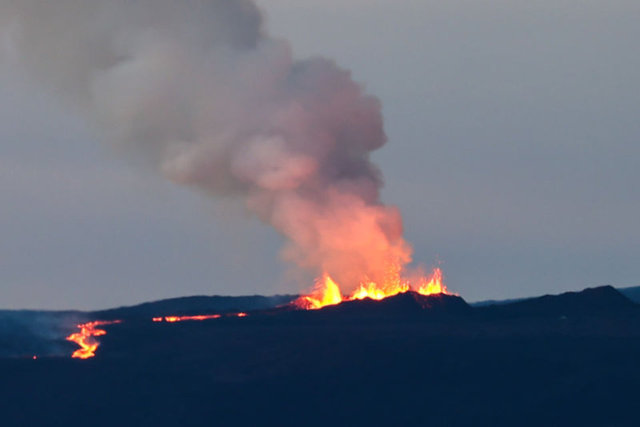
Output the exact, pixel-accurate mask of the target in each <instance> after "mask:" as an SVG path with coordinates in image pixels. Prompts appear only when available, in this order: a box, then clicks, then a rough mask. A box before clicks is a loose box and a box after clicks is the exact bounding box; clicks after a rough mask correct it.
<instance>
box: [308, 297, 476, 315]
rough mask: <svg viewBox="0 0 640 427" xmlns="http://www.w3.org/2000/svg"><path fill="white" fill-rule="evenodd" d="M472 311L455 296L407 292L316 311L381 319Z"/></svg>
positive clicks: (331, 306) (458, 313) (343, 303)
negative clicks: (379, 317)
mask: <svg viewBox="0 0 640 427" xmlns="http://www.w3.org/2000/svg"><path fill="white" fill-rule="evenodd" d="M472 311H473V309H472V308H471V306H470V305H469V304H467V302H466V301H465V300H464V299H462V298H461V297H459V296H457V295H450V294H444V293H440V294H432V295H422V294H419V293H418V292H414V291H407V292H403V293H399V294H396V295H393V296H390V297H387V298H384V299H381V300H374V299H370V298H365V299H362V300H352V301H344V302H342V303H340V304H336V305H330V306H327V307H324V308H323V309H321V310H319V312H320V313H322V314H323V315H325V316H335V315H342V316H345V315H347V316H381V317H397V318H402V317H416V316H417V317H430V318H434V317H442V318H445V317H459V316H468V315H470V314H471V313H472Z"/></svg>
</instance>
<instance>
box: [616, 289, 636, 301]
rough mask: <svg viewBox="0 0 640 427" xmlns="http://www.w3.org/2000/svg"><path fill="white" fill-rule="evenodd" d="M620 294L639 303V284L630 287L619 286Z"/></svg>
mask: <svg viewBox="0 0 640 427" xmlns="http://www.w3.org/2000/svg"><path fill="white" fill-rule="evenodd" d="M618 290H619V291H620V293H621V294H623V295H624V296H626V297H627V298H629V299H630V300H631V301H633V302H635V303H636V304H640V286H634V287H631V288H619V289H618Z"/></svg>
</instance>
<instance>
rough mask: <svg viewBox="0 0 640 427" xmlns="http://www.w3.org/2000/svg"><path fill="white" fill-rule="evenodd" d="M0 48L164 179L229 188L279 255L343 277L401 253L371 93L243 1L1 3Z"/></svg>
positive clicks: (371, 272) (369, 271) (354, 278)
mask: <svg viewBox="0 0 640 427" xmlns="http://www.w3.org/2000/svg"><path fill="white" fill-rule="evenodd" d="M0 25H1V27H0V31H1V34H2V37H3V40H2V42H3V43H2V44H3V46H4V47H5V50H6V51H7V52H9V53H11V54H12V55H15V57H17V58H18V59H19V61H20V62H21V64H23V65H24V67H25V68H26V69H27V70H28V71H29V72H30V74H32V75H33V76H34V77H36V78H38V79H39V80H40V81H42V82H43V83H45V84H46V85H47V86H48V87H49V88H50V89H51V90H53V91H54V92H55V93H56V94H59V95H60V96H61V97H62V98H63V99H64V100H65V102H67V103H68V104H70V105H72V106H73V107H74V108H76V109H77V110H78V111H79V112H80V113H82V114H85V115H86V117H87V119H88V120H89V121H90V122H91V123H92V124H94V125H96V126H98V128H99V129H100V130H101V132H103V134H104V136H105V139H107V140H110V141H112V142H115V143H118V144H126V145H131V146H133V147H135V149H136V151H140V152H143V153H145V155H147V156H148V157H149V158H150V159H152V160H153V161H154V163H155V164H157V167H158V169H159V170H160V171H161V172H162V173H163V174H164V175H165V176H166V177H168V178H169V179H171V180H173V181H175V182H178V183H180V184H184V185H187V186H192V187H195V188H198V189H201V190H204V191H206V192H207V193H209V194H211V195H212V196H218V195H225V196H235V197H241V198H243V199H244V201H245V203H246V207H247V209H249V210H250V211H251V212H253V213H254V214H255V215H257V216H258V217H259V218H260V219H261V220H262V221H264V222H266V223H268V224H271V225H272V226H273V227H275V228H276V229H277V230H278V231H279V232H280V233H281V234H282V235H283V236H285V238H286V240H287V243H286V245H285V247H284V249H283V251H282V255H283V258H284V259H285V260H286V261H288V262H292V263H294V265H296V266H298V267H300V268H302V269H304V270H306V271H311V272H313V273H316V274H319V273H320V272H322V271H326V272H328V273H329V274H330V275H331V276H333V277H334V278H335V280H336V281H338V282H339V283H340V284H342V285H343V286H344V287H345V288H347V289H351V288H353V287H354V286H355V285H357V283H358V282H359V281H360V280H362V279H363V278H365V277H367V278H369V279H372V280H377V281H380V280H382V279H383V277H385V275H387V274H388V272H389V271H390V270H396V271H397V269H398V268H402V267H403V266H404V265H406V264H407V263H408V262H410V257H411V248H410V246H409V245H408V244H407V243H406V242H405V241H404V239H403V237H402V219H401V216H400V214H399V212H398V211H397V209H395V208H393V207H389V206H385V205H384V204H382V203H381V202H380V198H379V190H380V187H381V185H382V178H381V174H380V171H379V170H378V168H377V167H376V166H375V165H374V164H373V163H372V162H371V161H370V159H369V156H370V153H371V152H372V151H374V150H376V149H378V148H380V147H381V146H382V145H383V144H384V143H385V142H386V136H385V133H384V129H383V124H382V117H381V112H380V109H381V108H380V102H379V101H378V99H377V98H375V97H373V96H370V95H367V94H365V93H363V89H362V87H361V86H359V85H358V84H357V83H355V82H354V81H353V80H352V79H351V76H350V73H349V72H348V71H345V70H344V69H341V68H339V67H338V66H336V64H335V63H334V62H333V61H331V60H328V59H324V58H312V59H308V60H303V61H296V60H294V59H293V58H292V54H291V49H290V46H289V44H288V43H287V42H286V41H283V40H278V39H274V38H272V37H270V36H269V35H268V34H267V33H266V31H265V28H264V25H263V17H262V15H261V12H260V11H259V9H258V8H257V6H256V5H255V4H254V3H253V2H252V1H249V0H209V1H204V0H182V1H175V0H135V1H134V0H55V1H43V0H1V3H0Z"/></svg>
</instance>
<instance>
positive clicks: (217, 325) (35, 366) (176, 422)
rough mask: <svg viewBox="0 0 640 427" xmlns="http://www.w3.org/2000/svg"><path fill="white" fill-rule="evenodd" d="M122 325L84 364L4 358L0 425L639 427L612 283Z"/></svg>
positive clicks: (639, 387)
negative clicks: (496, 302) (531, 295)
mask: <svg viewBox="0 0 640 427" xmlns="http://www.w3.org/2000/svg"><path fill="white" fill-rule="evenodd" d="M120 314H123V315H127V313H124V312H121V313H120ZM128 315H129V316H130V317H124V318H123V320H124V321H123V323H121V324H116V325H110V326H107V327H106V329H107V331H108V334H107V335H106V336H103V337H101V338H100V341H101V346H100V348H99V349H98V353H97V356H96V357H95V358H93V359H88V360H72V359H70V358H68V357H40V358H38V359H37V360H32V359H30V358H26V357H25V358H17V357H13V358H4V359H0V378H1V383H0V384H1V386H0V407H1V408H2V411H1V412H0V425H2V426H49V425H51V426H58V425H87V426H91V425H95V426H102V425H118V426H119V425H132V426H191V425H194V426H200V425H202V426H237V425H242V426H245V425H246V426H263V425H295V426H306V425H336V426H337V425H339V426H357V425H372V426H373V425H390V426H405V425H425V426H485V425H486V426H523V425H530V426H543V425H544V426H638V425H640V405H639V404H638V402H639V401H640V366H639V361H640V308H638V306H637V305H636V304H635V303H632V302H631V301H630V300H628V299H627V298H626V297H624V296H622V295H621V294H620V293H618V291H616V290H614V289H613V288H610V287H602V288H597V289H592V290H587V291H584V292H582V293H574V294H565V295H561V296H555V297H541V298H537V299H529V300H525V301H519V302H516V303H513V304H505V305H500V306H483V307H476V308H473V307H470V306H468V305H467V304H466V303H465V302H464V301H463V300H462V299H460V298H457V297H447V296H434V297H427V298H426V299H425V297H421V296H419V295H413V294H404V295H399V296H397V297H393V298H392V299H388V300H385V301H382V302H373V301H363V302H362V303H351V304H343V305H341V306H337V307H333V308H331V309H325V310H321V311H315V312H292V311H287V310H279V309H271V310H263V311H256V312H253V313H251V314H250V316H248V317H244V318H222V319H214V320H207V321H201V322H181V323H164V322H163V323H153V322H151V320H150V319H149V318H146V317H140V316H134V315H133V314H131V313H129V314H128ZM65 345H66V344H65ZM67 349H68V353H69V354H70V353H71V351H73V349H74V346H73V345H72V344H71V343H68V347H67Z"/></svg>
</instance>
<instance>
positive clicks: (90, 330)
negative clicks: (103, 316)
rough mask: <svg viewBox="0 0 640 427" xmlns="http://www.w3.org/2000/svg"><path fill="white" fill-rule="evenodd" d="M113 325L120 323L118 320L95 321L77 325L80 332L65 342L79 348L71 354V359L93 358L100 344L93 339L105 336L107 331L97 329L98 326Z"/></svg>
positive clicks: (70, 336)
mask: <svg viewBox="0 0 640 427" xmlns="http://www.w3.org/2000/svg"><path fill="white" fill-rule="evenodd" d="M114 323H120V320H111V321H107V320H96V321H93V322H87V323H81V324H79V325H77V326H78V328H80V332H75V333H73V334H71V335H69V336H68V337H67V338H66V339H67V341H72V342H74V343H76V344H78V345H79V346H80V348H79V349H77V350H76V351H74V352H73V354H72V355H71V357H73V358H75V359H89V358H90V357H93V356H95V355H96V349H97V348H98V345H100V343H99V342H98V341H97V340H96V339H95V338H94V337H99V336H102V335H106V334H107V331H105V330H104V329H99V328H98V326H104V325H111V324H114Z"/></svg>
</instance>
